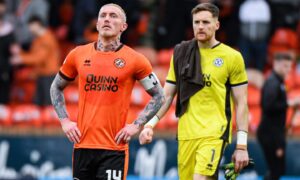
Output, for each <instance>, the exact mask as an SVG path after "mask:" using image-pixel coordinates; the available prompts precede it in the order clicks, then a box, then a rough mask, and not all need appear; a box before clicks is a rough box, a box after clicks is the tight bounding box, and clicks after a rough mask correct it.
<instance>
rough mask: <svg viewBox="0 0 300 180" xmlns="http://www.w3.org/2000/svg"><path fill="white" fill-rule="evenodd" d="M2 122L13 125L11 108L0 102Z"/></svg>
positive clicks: (0, 118) (0, 119) (5, 124)
mask: <svg viewBox="0 0 300 180" xmlns="http://www.w3.org/2000/svg"><path fill="white" fill-rule="evenodd" d="M0 124H1V125H3V126H9V125H11V108H10V107H9V106H7V105H3V104H0Z"/></svg>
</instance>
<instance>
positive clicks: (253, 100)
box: [248, 84, 261, 106]
mask: <svg viewBox="0 0 300 180" xmlns="http://www.w3.org/2000/svg"><path fill="white" fill-rule="evenodd" d="M260 96H261V93H260V89H258V88H257V87H255V86H253V85H251V84H249V86H248V105H249V106H259V104H260Z"/></svg>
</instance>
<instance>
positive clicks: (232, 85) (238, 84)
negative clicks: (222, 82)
mask: <svg viewBox="0 0 300 180" xmlns="http://www.w3.org/2000/svg"><path fill="white" fill-rule="evenodd" d="M243 84H248V81H245V82H241V83H237V84H230V86H231V87H234V86H240V85H243Z"/></svg>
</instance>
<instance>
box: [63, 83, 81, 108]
mask: <svg viewBox="0 0 300 180" xmlns="http://www.w3.org/2000/svg"><path fill="white" fill-rule="evenodd" d="M64 95H65V100H66V103H70V104H77V103H78V100H79V92H78V88H77V86H75V85H71V86H67V87H66V89H65V90H64Z"/></svg>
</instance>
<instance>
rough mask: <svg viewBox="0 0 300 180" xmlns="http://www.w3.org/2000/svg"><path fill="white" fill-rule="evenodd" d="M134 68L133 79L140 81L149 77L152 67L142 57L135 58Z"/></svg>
mask: <svg viewBox="0 0 300 180" xmlns="http://www.w3.org/2000/svg"><path fill="white" fill-rule="evenodd" d="M135 67H136V68H135V72H134V77H135V79H136V80H141V79H143V78H145V77H147V76H149V74H151V72H152V66H151V64H150V62H149V60H148V59H147V58H146V57H145V56H143V55H138V56H137V59H136V65H135Z"/></svg>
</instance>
